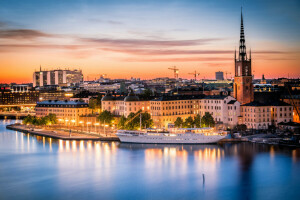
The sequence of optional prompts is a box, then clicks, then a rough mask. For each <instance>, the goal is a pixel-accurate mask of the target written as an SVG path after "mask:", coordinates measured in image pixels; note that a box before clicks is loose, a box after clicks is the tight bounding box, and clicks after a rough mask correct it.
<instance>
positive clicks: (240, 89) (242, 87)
mask: <svg viewBox="0 0 300 200" xmlns="http://www.w3.org/2000/svg"><path fill="white" fill-rule="evenodd" d="M249 55H250V57H249V59H248V57H247V53H246V44H245V34H244V24H243V13H242V12H241V33H240V47H239V54H238V58H236V51H235V52H234V61H235V76H234V85H233V92H234V98H236V99H237V101H239V102H240V103H241V104H245V103H250V102H252V101H253V100H254V95H253V84H252V73H251V50H250V54H249Z"/></svg>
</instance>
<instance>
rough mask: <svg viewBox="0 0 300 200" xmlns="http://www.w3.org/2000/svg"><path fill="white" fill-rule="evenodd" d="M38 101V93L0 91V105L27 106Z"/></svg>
mask: <svg viewBox="0 0 300 200" xmlns="http://www.w3.org/2000/svg"><path fill="white" fill-rule="evenodd" d="M38 101H39V92H38V91H31V90H29V91H28V90H26V91H24V92H23V91H21V92H20V91H18V92H16V91H11V90H7V89H2V90H0V105H28V104H36V103H37V102H38Z"/></svg>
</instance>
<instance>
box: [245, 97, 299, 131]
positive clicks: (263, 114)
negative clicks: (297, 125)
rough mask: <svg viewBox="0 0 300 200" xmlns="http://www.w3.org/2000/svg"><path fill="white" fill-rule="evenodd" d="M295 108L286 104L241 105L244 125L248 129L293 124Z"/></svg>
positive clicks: (254, 102)
mask: <svg viewBox="0 0 300 200" xmlns="http://www.w3.org/2000/svg"><path fill="white" fill-rule="evenodd" d="M292 113H293V107H292V106H291V105H290V104H287V103H284V102H276V103H274V104H263V103H259V102H256V101H253V102H251V103H248V104H244V105H241V116H242V118H243V124H245V125H246V126H247V128H248V129H268V128H269V126H271V125H274V126H278V123H280V122H292V120H293V116H292Z"/></svg>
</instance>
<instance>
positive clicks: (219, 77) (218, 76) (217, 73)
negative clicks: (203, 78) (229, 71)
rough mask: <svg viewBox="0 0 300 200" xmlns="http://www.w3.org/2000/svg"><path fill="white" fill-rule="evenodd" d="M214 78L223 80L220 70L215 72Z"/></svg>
mask: <svg viewBox="0 0 300 200" xmlns="http://www.w3.org/2000/svg"><path fill="white" fill-rule="evenodd" d="M216 80H218V81H219V80H224V74H223V72H221V71H218V72H216Z"/></svg>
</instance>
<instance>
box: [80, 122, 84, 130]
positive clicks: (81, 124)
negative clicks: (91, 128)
mask: <svg viewBox="0 0 300 200" xmlns="http://www.w3.org/2000/svg"><path fill="white" fill-rule="evenodd" d="M79 124H81V132H82V131H83V130H82V128H83V126H84V123H83V121H80V122H79ZM82 124H83V126H82Z"/></svg>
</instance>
